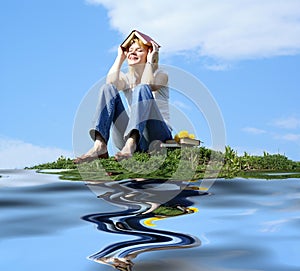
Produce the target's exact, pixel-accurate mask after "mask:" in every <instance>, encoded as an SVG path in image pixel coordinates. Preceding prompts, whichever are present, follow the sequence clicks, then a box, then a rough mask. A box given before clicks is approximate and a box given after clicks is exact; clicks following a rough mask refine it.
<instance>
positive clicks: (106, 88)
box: [100, 84, 118, 94]
mask: <svg viewBox="0 0 300 271" xmlns="http://www.w3.org/2000/svg"><path fill="white" fill-rule="evenodd" d="M100 92H104V93H112V94H116V93H118V90H117V88H116V87H115V85H113V84H104V85H102V86H101V88H100Z"/></svg>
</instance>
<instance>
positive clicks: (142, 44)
mask: <svg viewBox="0 0 300 271" xmlns="http://www.w3.org/2000/svg"><path fill="white" fill-rule="evenodd" d="M134 43H137V44H138V45H139V46H141V47H143V48H144V49H146V50H147V52H148V50H149V49H151V48H152V46H148V45H146V44H145V43H143V42H142V41H141V40H140V39H139V38H134V39H132V40H131V41H130V43H129V45H128V47H127V48H126V51H128V50H129V47H130V46H131V45H132V44H134ZM152 50H153V48H152ZM158 60H159V57H158V52H157V53H155V56H154V58H153V63H152V64H153V70H154V71H156V70H157V69H158Z"/></svg>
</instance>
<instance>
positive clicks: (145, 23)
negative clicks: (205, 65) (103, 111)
mask: <svg viewBox="0 0 300 271" xmlns="http://www.w3.org/2000/svg"><path fill="white" fill-rule="evenodd" d="M86 2H87V3H90V4H101V5H103V6H104V7H105V8H106V9H107V10H108V16H109V20H110V25H111V27H112V28H113V29H115V30H117V31H119V32H120V33H121V34H122V35H123V36H124V37H125V36H126V35H128V33H129V32H130V31H131V30H132V29H135V28H137V29H139V30H140V31H143V32H145V33H148V34H149V35H151V36H153V38H154V39H156V40H157V41H159V43H161V45H162V46H163V47H162V49H163V51H165V52H169V53H179V52H184V51H187V52H188V51H191V50H192V51H194V52H195V51H196V52H197V54H198V55H199V56H204V57H212V58H214V59H218V60H220V59H223V60H239V59H251V58H264V57H272V56H281V55H293V54H297V53H299V51H300V3H299V0H285V1H281V0H264V1H261V0H243V1H240V0H227V1H220V0H210V1H206V0H189V1H182V0H164V1H160V0H152V1H123V0H86Z"/></svg>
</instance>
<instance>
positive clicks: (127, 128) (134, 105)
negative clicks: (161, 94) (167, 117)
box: [90, 84, 172, 151]
mask: <svg viewBox="0 0 300 271" xmlns="http://www.w3.org/2000/svg"><path fill="white" fill-rule="evenodd" d="M111 127H112V128H113V129H112V137H113V141H114V143H115V145H116V147H117V148H118V149H120V150H121V149H122V148H123V147H124V145H125V142H126V140H127V139H128V137H129V136H130V134H131V132H132V131H133V130H136V131H138V133H139V141H138V142H137V150H138V151H147V150H148V149H149V145H150V144H151V142H153V141H155V140H159V141H162V142H164V141H166V140H168V139H171V138H172V133H171V130H170V128H169V127H168V125H167V124H166V123H165V121H164V120H163V117H162V115H161V113H160V110H159V108H158V106H157V104H156V102H155V100H154V97H153V95H152V91H151V88H150V86H149V85H146V84H140V85H138V86H136V87H135V88H134V90H133V92H132V101H131V106H130V110H129V113H127V112H126V110H125V107H124V104H123V102H122V99H121V97H120V94H119V91H118V90H117V88H116V87H115V86H114V85H112V84H105V85H103V86H102V87H101V89H100V97H99V103H98V106H97V113H96V122H95V128H94V129H91V130H90V136H91V137H92V139H93V140H95V138H96V134H97V133H99V134H100V135H101V136H102V138H103V139H104V141H105V142H106V143H107V142H108V140H109V136H110V129H111Z"/></svg>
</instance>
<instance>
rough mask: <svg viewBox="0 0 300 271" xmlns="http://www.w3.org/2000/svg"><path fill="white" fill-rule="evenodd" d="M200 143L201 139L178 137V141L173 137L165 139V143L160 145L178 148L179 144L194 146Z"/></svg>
mask: <svg viewBox="0 0 300 271" xmlns="http://www.w3.org/2000/svg"><path fill="white" fill-rule="evenodd" d="M200 143H201V141H200V140H198V139H193V138H189V137H184V138H180V139H179V141H178V142H177V141H176V140H175V139H170V140H167V141H166V142H165V143H162V144H161V147H165V148H180V147H181V146H186V147H194V146H199V145H200Z"/></svg>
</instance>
